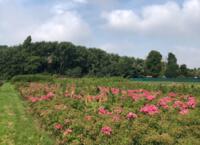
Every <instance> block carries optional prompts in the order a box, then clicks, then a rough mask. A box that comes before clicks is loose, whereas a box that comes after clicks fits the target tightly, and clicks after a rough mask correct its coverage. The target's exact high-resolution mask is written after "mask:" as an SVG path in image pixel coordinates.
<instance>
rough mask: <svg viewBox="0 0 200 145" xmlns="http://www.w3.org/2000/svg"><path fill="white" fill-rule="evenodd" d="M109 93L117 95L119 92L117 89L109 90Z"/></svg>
mask: <svg viewBox="0 0 200 145" xmlns="http://www.w3.org/2000/svg"><path fill="white" fill-rule="evenodd" d="M111 92H112V94H113V95H119V92H120V90H119V89H118V88H111Z"/></svg>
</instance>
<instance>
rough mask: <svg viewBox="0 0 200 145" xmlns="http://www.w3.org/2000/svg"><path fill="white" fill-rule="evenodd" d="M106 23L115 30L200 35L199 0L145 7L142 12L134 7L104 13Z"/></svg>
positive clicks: (144, 33)
mask: <svg viewBox="0 0 200 145" xmlns="http://www.w3.org/2000/svg"><path fill="white" fill-rule="evenodd" d="M103 18H105V19H106V20H107V26H108V27H109V28H111V29H114V30H120V31H125V32H133V33H137V34H142V35H150V36H164V37H166V36H169V37H170V36H173V37H176V36H183V35H184V36H189V37H191V36H200V27H199V25H200V1H199V0H186V1H185V2H184V3H183V5H182V6H180V5H178V4H177V3H176V2H167V3H165V4H162V5H150V6H145V7H144V8H143V9H142V11H141V13H139V14H138V13H136V12H135V11H133V10H113V11H111V12H104V13H103Z"/></svg>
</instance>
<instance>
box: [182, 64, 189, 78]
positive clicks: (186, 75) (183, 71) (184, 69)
mask: <svg viewBox="0 0 200 145" xmlns="http://www.w3.org/2000/svg"><path fill="white" fill-rule="evenodd" d="M180 75H181V76H183V77H188V68H187V65H186V64H182V65H181V66H180Z"/></svg>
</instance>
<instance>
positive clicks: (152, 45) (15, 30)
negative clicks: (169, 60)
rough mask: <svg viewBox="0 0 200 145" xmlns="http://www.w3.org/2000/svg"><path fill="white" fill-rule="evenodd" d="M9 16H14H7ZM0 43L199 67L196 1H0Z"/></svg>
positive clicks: (199, 20) (199, 13)
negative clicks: (69, 47)
mask: <svg viewBox="0 0 200 145" xmlns="http://www.w3.org/2000/svg"><path fill="white" fill-rule="evenodd" d="M13 13H14V14H15V15H13ZM0 18H1V22H0V32H1V34H0V44H2V45H8V46H11V45H18V44H20V43H22V42H23V40H24V39H25V38H26V37H27V36H28V35H31V36H32V39H33V42H36V41H58V42H60V41H65V42H72V43H73V44H75V45H82V46H86V47H90V48H100V49H103V50H105V51H106V52H108V53H114V54H118V55H120V56H132V57H135V58H142V59H144V58H146V56H147V55H148V53H149V52H150V51H151V50H156V51H159V52H160V53H161V54H162V55H163V59H164V60H166V57H167V54H168V52H172V53H174V54H175V55H176V56H177V60H178V64H186V65H187V66H188V67H189V68H199V67H200V64H199V62H200V57H199V55H200V41H199V39H198V38H199V37H200V28H199V25H200V1H199V0H152V1H147V0H125V1H123V2H122V1H120V0H107V1H105V0H68V1H65V0H48V1H47V0H41V1H38V0H37V1H36V0H15V1H11V0H0Z"/></svg>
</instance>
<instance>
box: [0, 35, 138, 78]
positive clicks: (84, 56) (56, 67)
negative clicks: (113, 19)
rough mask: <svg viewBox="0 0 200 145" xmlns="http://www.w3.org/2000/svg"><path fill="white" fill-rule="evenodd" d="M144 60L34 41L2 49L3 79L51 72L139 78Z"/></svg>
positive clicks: (1, 76) (67, 44)
mask: <svg viewBox="0 0 200 145" xmlns="http://www.w3.org/2000/svg"><path fill="white" fill-rule="evenodd" d="M140 63H141V61H140V62H139V63H138V61H136V60H135V58H132V57H120V56H118V55H115V54H108V53H107V52H105V51H103V50H101V49H96V48H89V49H88V48H85V47H83V46H75V45H74V44H72V43H70V42H60V43H58V42H35V43H33V42H31V36H28V37H27V38H26V40H25V41H24V43H23V44H22V45H18V46H13V47H6V46H2V47H0V68H1V69H0V79H10V78H12V77H13V76H15V75H24V74H38V73H44V72H47V73H50V74H59V75H66V76H70V77H82V76H98V77H102V76H123V77H133V76H137V75H138V74H139V73H140V72H138V71H140V69H138V68H137V65H140Z"/></svg>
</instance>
